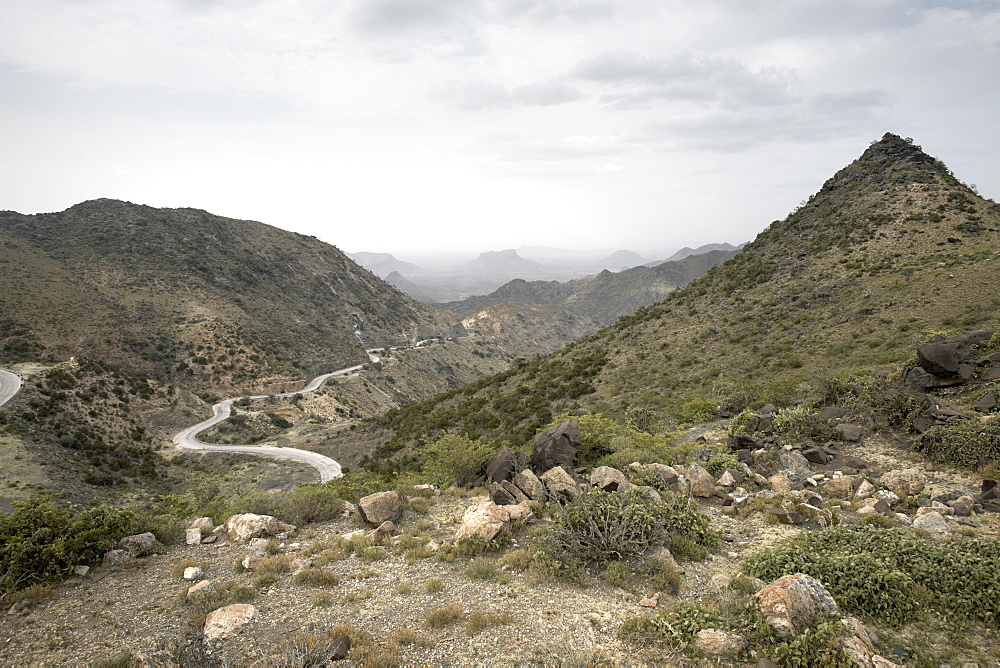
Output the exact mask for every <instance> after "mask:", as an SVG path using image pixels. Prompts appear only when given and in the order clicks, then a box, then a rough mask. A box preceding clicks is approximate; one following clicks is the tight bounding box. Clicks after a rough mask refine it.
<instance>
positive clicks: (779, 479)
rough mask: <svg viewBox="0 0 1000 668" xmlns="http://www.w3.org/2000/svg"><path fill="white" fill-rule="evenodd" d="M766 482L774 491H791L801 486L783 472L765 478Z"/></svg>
mask: <svg viewBox="0 0 1000 668" xmlns="http://www.w3.org/2000/svg"><path fill="white" fill-rule="evenodd" d="M767 484H768V486H769V487H770V488H771V490H772V491H775V492H791V491H792V490H794V489H801V488H802V485H800V484H798V483H796V482H794V481H793V480H792V479H791V478H789V477H788V476H787V475H786V474H784V473H775V474H774V475H773V476H771V477H770V478H768V479H767Z"/></svg>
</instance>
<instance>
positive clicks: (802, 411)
mask: <svg viewBox="0 0 1000 668" xmlns="http://www.w3.org/2000/svg"><path fill="white" fill-rule="evenodd" d="M772 427H773V429H774V433H775V434H777V435H780V436H783V437H785V438H786V439H788V440H792V441H802V440H807V439H816V440H820V441H828V440H833V439H836V438H837V437H838V433H837V430H836V429H835V428H834V421H833V420H824V419H823V418H821V417H820V416H819V414H817V413H816V412H815V411H813V410H812V409H811V408H808V407H807V406H789V407H787V408H781V409H779V410H778V412H777V413H775V414H774V419H773V421H772Z"/></svg>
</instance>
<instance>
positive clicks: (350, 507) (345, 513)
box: [340, 501, 358, 517]
mask: <svg viewBox="0 0 1000 668" xmlns="http://www.w3.org/2000/svg"><path fill="white" fill-rule="evenodd" d="M357 510H358V507H357V506H356V505H354V504H353V503H351V502H350V501H344V509H343V510H341V511H340V516H341V517H351V516H352V515H354V513H356V512H357Z"/></svg>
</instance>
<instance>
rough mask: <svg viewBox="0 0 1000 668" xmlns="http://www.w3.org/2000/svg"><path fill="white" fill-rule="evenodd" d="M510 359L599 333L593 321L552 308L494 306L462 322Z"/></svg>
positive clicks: (556, 348) (549, 350) (535, 305)
mask: <svg viewBox="0 0 1000 668" xmlns="http://www.w3.org/2000/svg"><path fill="white" fill-rule="evenodd" d="M462 324H463V325H464V326H465V328H466V329H468V330H469V331H470V332H475V333H476V336H477V337H478V336H482V337H484V338H485V339H487V340H489V341H490V342H491V343H493V344H494V345H496V347H497V348H499V349H500V350H501V351H503V352H504V353H506V354H507V355H510V356H511V357H534V356H535V355H538V354H541V353H548V352H552V351H553V350H558V349H559V348H562V347H563V346H565V345H566V344H567V343H570V342H571V341H576V340H577V339H581V338H583V337H584V336H586V335H588V334H590V333H592V332H595V331H597V329H598V327H599V325H598V324H597V323H595V322H594V321H593V320H591V319H590V318H588V317H586V316H584V315H581V314H579V313H576V312H574V311H572V310H570V309H568V308H564V307H562V306H555V305H552V304H532V305H515V304H495V305H493V306H487V307H486V308H484V309H482V310H480V311H477V312H476V313H474V314H473V315H470V316H469V317H468V318H465V319H464V320H462Z"/></svg>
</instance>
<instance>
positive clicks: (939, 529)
mask: <svg viewBox="0 0 1000 668" xmlns="http://www.w3.org/2000/svg"><path fill="white" fill-rule="evenodd" d="M913 528H914V529H923V530H924V531H929V532H930V533H951V527H950V526H948V522H947V520H945V519H944V517H942V516H941V513H939V512H935V511H931V512H929V513H925V514H923V515H919V516H918V517H917V518H916V519H914V520H913Z"/></svg>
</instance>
